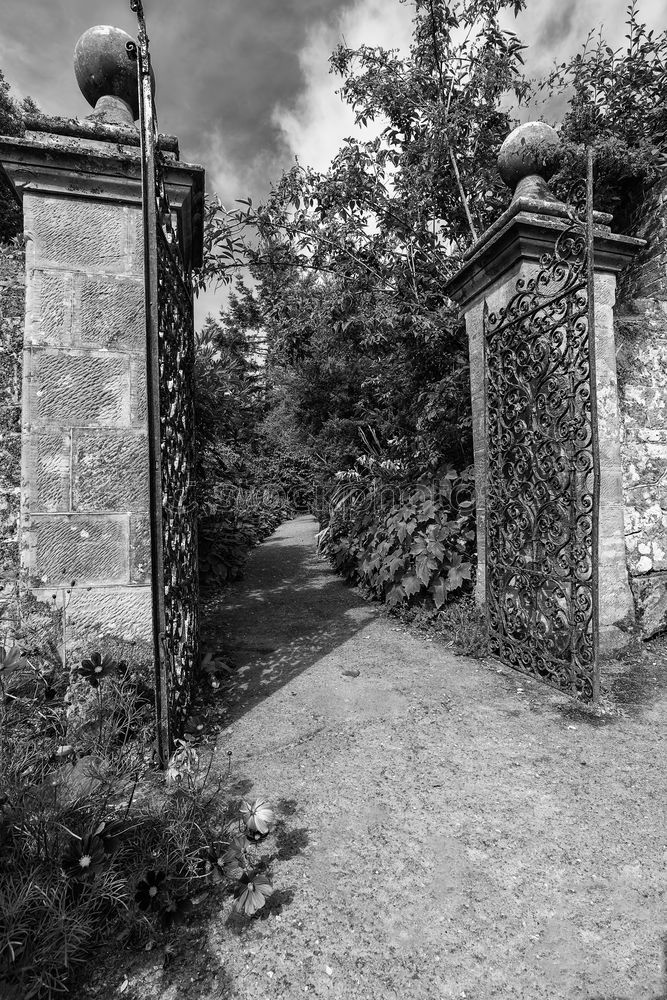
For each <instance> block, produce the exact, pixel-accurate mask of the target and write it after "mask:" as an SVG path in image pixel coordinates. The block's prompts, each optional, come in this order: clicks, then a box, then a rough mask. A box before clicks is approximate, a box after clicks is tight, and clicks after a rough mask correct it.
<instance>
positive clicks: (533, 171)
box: [498, 122, 560, 198]
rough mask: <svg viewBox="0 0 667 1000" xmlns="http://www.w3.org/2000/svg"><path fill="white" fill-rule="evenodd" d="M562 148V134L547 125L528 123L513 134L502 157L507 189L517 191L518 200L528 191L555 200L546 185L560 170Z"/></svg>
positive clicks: (499, 167)
mask: <svg viewBox="0 0 667 1000" xmlns="http://www.w3.org/2000/svg"><path fill="white" fill-rule="evenodd" d="M559 148H560V139H559V138H558V133H557V132H556V130H555V129H553V128H552V127H551V126H550V125H546V124H545V123H544V122H525V124H523V125H519V126H518V127H517V128H515V129H513V131H511V132H510V134H509V135H508V136H507V138H506V139H505V141H504V143H503V144H502V146H501V147H500V152H499V153H498V170H499V171H500V176H501V177H502V179H503V180H504V181H505V183H506V184H507V186H508V187H511V188H512V189H515V188H516V189H517V190H516V193H515V198H516V197H517V196H518V195H519V194H520V193H521V194H522V193H524V189H526V193H527V189H528V188H530V189H533V188H534V189H535V191H534V192H531V193H533V194H541V195H542V196H544V193H548V194H549V195H550V197H551V198H553V195H551V194H550V192H548V188H547V186H546V181H547V180H548V179H549V177H551V175H552V174H553V173H554V171H555V169H556V158H557V153H558V150H559ZM519 187H520V188H521V191H519Z"/></svg>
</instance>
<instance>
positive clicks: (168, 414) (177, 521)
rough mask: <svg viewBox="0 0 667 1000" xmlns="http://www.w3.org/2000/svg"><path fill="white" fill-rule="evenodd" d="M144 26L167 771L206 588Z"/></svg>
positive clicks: (185, 318) (149, 373) (149, 352)
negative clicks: (201, 589)
mask: <svg viewBox="0 0 667 1000" xmlns="http://www.w3.org/2000/svg"><path fill="white" fill-rule="evenodd" d="M130 8H131V9H132V10H133V11H134V12H135V13H136V15H137V20H138V35H137V45H136V46H135V47H134V49H133V48H132V46H130V43H128V52H129V54H130V56H133V57H135V58H136V59H137V60H138V68H139V111H140V117H139V125H140V131H141V154H142V206H143V223H144V278H145V290H146V294H145V307H146V384H147V403H148V405H147V410H148V438H149V462H150V510H151V518H150V520H151V567H152V571H151V572H152V593H153V635H154V658H155V671H156V673H155V681H156V683H155V691H156V713H157V729H158V734H157V737H158V756H159V758H160V762H161V763H162V765H163V766H165V765H166V763H167V761H168V758H169V754H170V752H171V750H172V748H173V744H174V739H176V738H178V737H179V736H181V735H182V732H183V727H184V724H185V721H186V719H187V716H188V714H189V709H190V702H191V696H192V682H193V678H194V672H195V669H196V666H197V659H198V634H199V619H198V614H199V612H198V608H199V592H198V566H197V506H196V496H195V434H194V396H193V390H194V377H193V376H194V320H193V301H192V284H191V280H190V274H189V271H188V268H187V267H186V265H185V263H184V260H183V255H182V253H181V247H180V244H179V239H178V234H177V233H176V231H175V229H174V222H173V215H172V211H171V208H170V205H169V198H168V196H167V190H166V184H165V176H164V175H165V161H164V159H163V154H162V153H161V151H160V148H159V141H158V129H157V118H156V114H155V105H154V101H153V93H152V84H151V63H150V55H149V49H148V36H147V33H146V24H145V20H144V14H143V9H142V3H141V0H130Z"/></svg>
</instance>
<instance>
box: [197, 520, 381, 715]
mask: <svg viewBox="0 0 667 1000" xmlns="http://www.w3.org/2000/svg"><path fill="white" fill-rule="evenodd" d="M316 532H317V522H316V521H315V519H314V518H313V517H300V518H297V519H295V520H294V521H289V522H287V523H286V524H283V525H281V527H280V528H278V530H277V531H276V532H274V534H273V535H272V536H271V537H270V538H269V539H267V541H265V542H264V543H263V544H262V545H260V546H259V547H258V548H257V549H256V550H255V551H254V552H253V554H252V555H251V557H250V560H249V562H248V567H247V570H246V573H245V576H244V579H243V580H242V581H240V582H238V583H236V584H234V585H233V586H232V587H231V588H229V589H227V590H226V591H225V592H224V593H223V594H222V595H221V597H220V598H218V599H213V600H211V601H209V602H208V603H207V604H206V606H205V608H204V622H203V632H204V640H205V642H206V644H207V646H209V647H210V648H214V649H216V650H217V651H219V652H220V653H221V654H222V655H223V656H224V658H225V659H226V660H227V662H228V663H230V665H231V666H233V667H235V668H236V669H235V673H234V675H233V676H232V677H231V678H230V680H229V682H228V683H227V684H225V688H224V692H223V698H224V704H225V722H234V721H236V720H237V719H239V718H240V717H241V716H243V715H244V714H245V713H246V712H247V711H249V710H250V709H252V708H253V707H254V706H255V705H257V704H258V703H259V702H260V701H262V700H263V699H265V698H267V697H268V696H269V695H271V694H273V692H275V691H276V690H277V689H279V688H281V687H283V685H285V684H286V683H288V681H290V680H292V679H293V678H294V677H296V676H297V675H298V674H301V673H303V671H305V670H307V669H308V668H309V667H310V666H312V664H313V663H315V662H317V661H318V660H320V659H321V658H322V657H324V656H326V655H327V654H329V653H331V652H332V651H333V650H335V649H336V648H337V647H339V646H341V645H343V643H345V642H346V641H347V640H348V639H349V638H350V637H351V636H353V635H355V634H356V633H357V632H358V631H359V630H360V629H362V628H363V627H364V626H365V625H366V624H367V623H368V622H369V621H370V620H371V619H372V618H374V617H375V616H376V614H377V612H376V611H375V610H374V609H373V608H372V606H370V605H368V604H366V603H365V602H364V601H363V600H362V599H361V598H360V597H359V596H358V594H356V593H355V592H354V591H353V590H352V589H350V588H349V587H346V586H345V584H344V583H342V582H341V580H340V578H339V577H338V576H336V574H335V573H334V571H333V570H332V569H331V568H330V567H329V566H328V565H327V564H326V563H325V562H324V561H323V560H322V559H320V558H319V557H318V556H317V554H316V552H315V535H316Z"/></svg>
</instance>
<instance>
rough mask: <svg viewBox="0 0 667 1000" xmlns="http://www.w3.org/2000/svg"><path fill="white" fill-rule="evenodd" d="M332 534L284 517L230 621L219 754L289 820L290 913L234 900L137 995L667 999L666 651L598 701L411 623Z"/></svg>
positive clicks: (277, 868)
mask: <svg viewBox="0 0 667 1000" xmlns="http://www.w3.org/2000/svg"><path fill="white" fill-rule="evenodd" d="M315 530H316V525H315V522H314V521H313V520H312V519H311V518H305V517H304V518H299V519H297V520H295V521H291V522H289V523H287V524H284V525H283V526H282V527H281V528H280V529H279V530H278V531H277V532H276V533H275V534H274V535H273V536H272V537H271V538H270V539H269V540H268V541H267V542H265V543H264V544H263V545H262V546H261V547H260V548H259V549H258V550H257V551H256V552H255V553H254V555H253V556H252V559H251V562H250V566H249V568H248V572H247V575H246V578H245V580H244V581H243V582H242V583H241V584H238V585H236V586H235V587H234V588H233V589H232V591H231V592H230V591H228V592H227V593H226V595H225V596H224V604H222V603H221V604H220V605H219V607H218V609H217V610H216V612H215V615H214V616H213V619H212V620H211V622H210V625H211V627H212V629H213V632H215V631H216V630H222V631H223V632H224V635H225V638H226V643H227V650H228V653H229V657H230V659H231V660H233V662H234V663H235V664H236V665H237V667H238V670H237V672H236V674H235V676H234V679H233V681H232V683H231V685H230V689H229V690H228V691H227V692H226V696H225V697H226V705H227V709H226V716H225V718H224V720H223V725H222V728H221V732H220V737H219V741H218V760H219V762H220V768H221V769H222V768H226V765H227V759H228V758H227V753H228V750H231V751H232V754H233V756H232V761H233V766H232V781H233V783H234V784H233V788H234V789H235V790H236V791H237V792H238V793H240V794H246V795H247V796H262V797H264V796H265V797H268V798H270V799H271V800H272V802H273V803H274V804H275V805H276V809H277V812H278V814H279V816H280V824H279V828H278V831H277V837H276V843H277V856H276V857H275V859H274V861H273V864H272V866H271V868H272V873H273V880H274V884H275V886H276V889H277V893H276V897H275V898H274V900H273V905H272V906H271V908H270V909H269V911H268V913H266V914H265V915H264V918H263V919H253V920H251V921H246V922H243V923H239V922H238V921H235V920H234V919H233V918H230V917H229V906H228V904H227V903H225V908H224V909H223V912H222V913H220V914H218V915H217V916H216V917H215V918H214V919H213V920H212V921H211V922H210V923H209V924H208V926H207V928H206V936H205V939H204V940H201V941H200V942H199V947H198V950H197V951H196V952H195V951H193V952H192V954H191V955H189V956H188V959H187V962H186V963H185V965H184V964H183V963H182V962H181V963H176V964H175V966H174V967H173V968H170V969H169V970H165V972H160V973H159V974H158V973H157V972H155V973H154V974H153V975H152V976H148V975H147V977H146V979H145V980H144V984H143V989H142V990H140V991H139V995H140V996H141V997H142V998H144V997H153V996H155V997H158V996H159V997H161V998H162V1000H177V998H178V1000H185V998H186V997H187V998H193V1000H214V998H216V1000H218V998H235V1000H250V998H252V1000H264V998H266V1000H273V998H296V997H302V996H305V995H311V996H318V997H332V998H341V1000H384V998H399V997H400V998H410V1000H421V998H423V1000H439V998H447V1000H450V998H452V1000H453V998H467V1000H491V998H503V1000H513V998H517V1000H518V998H522V1000H574V998H583V1000H667V974H666V972H665V953H666V951H667V936H666V910H665V902H666V888H667V876H666V862H667V816H666V812H665V808H666V803H667V794H666V792H667V780H666V773H667V772H666V770H665V762H666V757H667V741H666V740H665V719H666V718H667V698H666V697H665V688H664V676H663V675H661V674H659V671H660V670H662V671H663V674H664V665H661V664H660V663H656V664H655V666H654V667H653V668H651V665H650V663H649V665H648V666H647V667H646V668H645V669H644V675H643V676H644V683H643V684H642V686H641V697H639V700H638V701H637V700H635V702H633V704H632V705H631V706H629V707H627V708H626V710H625V712H624V713H623V714H621V715H615V716H610V717H607V718H603V719H596V718H594V717H591V716H588V715H585V714H583V713H581V712H579V711H577V709H576V706H574V705H573V704H572V703H571V702H570V701H569V700H568V699H567V698H565V697H564V696H561V695H559V694H558V693H556V692H554V691H552V690H550V689H549V688H547V687H545V686H542V685H539V684H536V683H533V682H531V681H530V680H529V679H527V678H525V677H523V676H522V675H520V674H517V673H515V672H513V671H510V670H506V669H505V668H502V667H500V666H499V664H497V663H495V662H493V661H487V662H484V661H475V660H468V659H465V658H463V657H457V656H455V655H454V654H453V653H452V650H451V649H450V648H448V647H447V646H445V645H443V644H440V643H436V642H433V641H429V640H428V639H425V638H423V637H419V636H416V635H413V634H410V633H408V632H407V631H406V630H405V629H404V628H402V627H399V626H397V625H395V624H392V620H391V619H389V618H387V617H385V616H383V615H381V614H379V613H378V611H377V609H376V608H374V606H373V605H371V604H369V603H367V602H365V601H364V600H362V599H361V598H360V597H359V595H358V594H357V593H355V591H353V590H351V589H350V588H348V587H346V586H345V585H344V584H342V583H341V582H340V580H339V579H338V578H337V577H336V576H335V575H334V574H333V572H332V571H331V570H330V569H329V568H328V566H327V565H326V564H325V563H323V562H322V561H321V560H319V559H318V558H317V557H316V555H315V551H314V535H315ZM651 669H654V671H655V673H654V675H651V673H650V671H651ZM647 671H648V672H647ZM660 676H663V682H662V684H661V683H659V681H660ZM135 983H136V980H135ZM137 985H138V984H137Z"/></svg>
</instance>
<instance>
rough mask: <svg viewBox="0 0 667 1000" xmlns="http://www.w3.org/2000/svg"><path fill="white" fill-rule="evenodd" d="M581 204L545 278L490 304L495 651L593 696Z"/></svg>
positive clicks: (587, 327) (588, 251) (586, 249)
mask: <svg viewBox="0 0 667 1000" xmlns="http://www.w3.org/2000/svg"><path fill="white" fill-rule="evenodd" d="M577 201H579V206H575V207H573V208H572V209H571V210H570V212H569V223H568V225H567V227H566V228H565V229H564V230H563V231H562V232H561V233H560V235H559V236H558V238H557V240H556V243H555V247H554V250H553V252H550V253H546V254H544V255H543V256H542V258H541V259H540V261H539V266H538V270H537V273H536V274H535V275H534V276H533V277H530V278H521V279H519V280H518V281H517V283H516V287H515V293H514V294H513V296H512V298H511V299H510V301H509V302H508V303H507V305H506V306H504V307H503V308H501V309H498V310H497V311H496V312H491V311H489V309H488V306H487V305H486V304H485V307H484V345H485V379H486V398H487V421H488V423H487V447H488V451H487V453H488V474H487V507H486V546H487V552H486V571H487V580H486V601H487V620H488V628H489V637H490V641H491V647H492V651H493V652H494V653H495V655H497V656H498V657H499V658H500V659H502V660H503V661H504V662H506V663H508V664H509V665H511V666H513V667H515V668H517V669H519V670H522V671H524V672H526V673H529V674H532V675H534V676H535V677H538V678H540V679H541V680H544V681H547V682H548V683H550V684H553V685H555V686H557V687H559V688H562V689H565V690H568V691H569V692H571V693H573V694H574V693H578V694H579V695H580V696H581V697H584V698H592V697H593V696H594V694H595V691H596V683H595V682H596V669H597V667H596V664H597V655H596V647H597V635H596V625H597V620H596V616H595V611H596V601H597V592H596V582H597V547H596V544H594V541H595V542H596V540H597V535H596V530H595V529H596V527H597V523H596V519H597V504H596V482H597V474H596V454H595V448H594V443H595V442H594V427H595V421H594V419H593V417H594V413H593V412H592V411H593V404H594V393H595V377H594V370H592V365H591V361H593V366H594V357H593V359H591V350H590V347H591V345H590V343H589V334H590V331H591V330H593V329H594V323H593V322H592V301H591V299H592V288H591V267H592V259H591V256H592V239H591V233H590V232H589V229H588V226H587V224H586V222H585V221H584V220H582V218H581V211H580V205H581V202H580V199H577ZM584 207H585V205H584ZM577 208H579V211H577Z"/></svg>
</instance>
